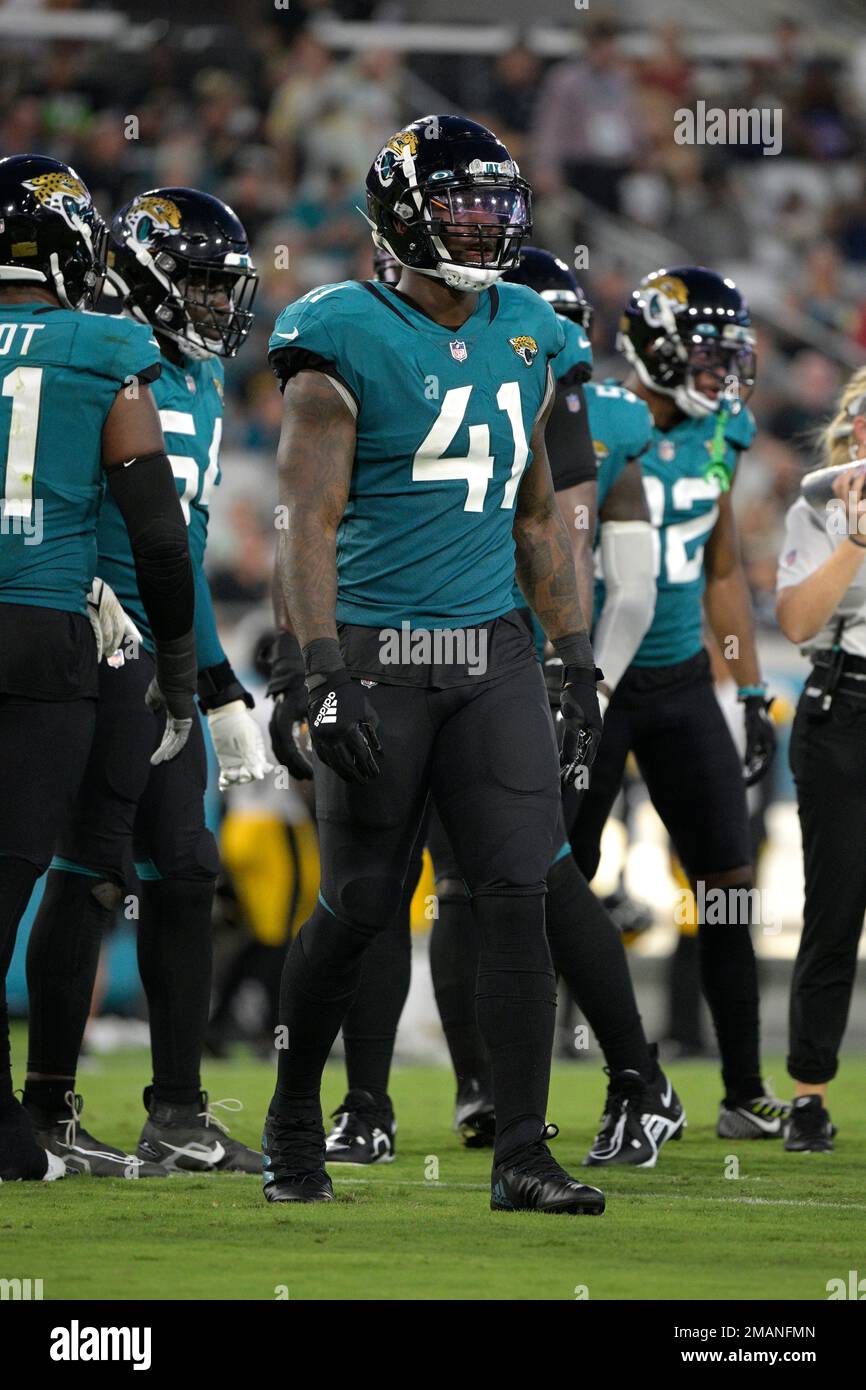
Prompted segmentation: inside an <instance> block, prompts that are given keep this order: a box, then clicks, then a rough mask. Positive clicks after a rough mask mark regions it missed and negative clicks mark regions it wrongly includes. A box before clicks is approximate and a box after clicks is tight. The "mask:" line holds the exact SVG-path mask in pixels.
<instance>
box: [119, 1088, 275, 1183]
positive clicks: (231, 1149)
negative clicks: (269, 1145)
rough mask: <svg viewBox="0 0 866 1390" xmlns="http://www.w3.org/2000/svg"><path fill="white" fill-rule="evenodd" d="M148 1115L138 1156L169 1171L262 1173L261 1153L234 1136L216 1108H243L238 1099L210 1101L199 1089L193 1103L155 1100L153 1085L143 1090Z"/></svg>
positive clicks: (205, 1093) (232, 1109) (140, 1140)
mask: <svg viewBox="0 0 866 1390" xmlns="http://www.w3.org/2000/svg"><path fill="white" fill-rule="evenodd" d="M144 1105H145V1109H146V1110H147V1114H148V1118H147V1120H146V1122H145V1125H144V1129H143V1130H142V1131H141V1138H140V1139H139V1141H138V1149H137V1153H138V1157H139V1158H143V1159H147V1160H148V1161H149V1162H151V1163H160V1164H161V1165H162V1167H163V1168H166V1169H168V1170H169V1171H170V1172H173V1171H176V1170H179V1171H180V1172H184V1173H260V1172H261V1171H262V1156H261V1154H260V1153H257V1152H256V1150H255V1149H248V1148H247V1146H246V1144H242V1143H241V1141H240V1140H239V1139H232V1138H231V1136H230V1135H229V1133H228V1128H227V1126H226V1125H225V1124H224V1123H223V1121H222V1120H219V1119H217V1117H216V1115H214V1113H213V1111H214V1109H215V1108H216V1107H217V1106H221V1107H222V1108H223V1109H225V1110H231V1111H235V1110H240V1109H242V1106H241V1102H240V1101H239V1100H215V1101H214V1102H213V1103H212V1104H210V1103H209V1102H208V1094H207V1091H201V1092H199V1098H198V1100H197V1101H193V1102H192V1104H191V1105H175V1104H173V1103H172V1102H169V1101H162V1100H155V1099H154V1096H153V1087H152V1086H148V1087H147V1088H146V1089H145V1092H144Z"/></svg>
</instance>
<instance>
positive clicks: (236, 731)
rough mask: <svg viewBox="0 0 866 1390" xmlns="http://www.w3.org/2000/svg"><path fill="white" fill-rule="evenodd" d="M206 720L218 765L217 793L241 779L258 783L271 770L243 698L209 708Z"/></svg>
mask: <svg viewBox="0 0 866 1390" xmlns="http://www.w3.org/2000/svg"><path fill="white" fill-rule="evenodd" d="M207 722H208V728H209V729H210V736H211V738H212V739H213V746H214V752H215V753H216V755H217V761H218V762H219V765H220V779H219V789H220V791H221V792H224V791H225V790H226V789H227V788H228V787H234V786H237V785H239V784H240V783H242V782H252V781H256V782H260V781H261V780H262V778H263V777H264V776H265V774H266V773H268V772H273V770H274V769H273V764H272V763H269V762H268V759H267V755H266V753H265V741H264V739H263V738H262V732H261V729H260V728H259V726H258V724H257V723H256V721H255V719H254V718H253V716H252V715H251V714H250V711H249V710H248V709H247V707H246V705H245V704H244V702H243V700H232V701H231V702H230V703H229V704H227V705H220V706H219V708H218V709H212V710H209V711H208V716H207Z"/></svg>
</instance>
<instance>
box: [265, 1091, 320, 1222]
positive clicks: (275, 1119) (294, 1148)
mask: <svg viewBox="0 0 866 1390" xmlns="http://www.w3.org/2000/svg"><path fill="white" fill-rule="evenodd" d="M262 1167H263V1171H264V1193H265V1198H266V1200H267V1201H269V1202H299V1203H305V1204H307V1203H310V1202H333V1200H334V1185H333V1183H332V1182H331V1179H330V1178H329V1177H328V1174H327V1173H326V1171H325V1130H324V1126H323V1125H322V1120H321V1113H320V1114H319V1115H313V1114H311V1115H306V1116H303V1115H297V1116H296V1115H293V1116H291V1117H288V1116H285V1115H281V1114H279V1113H278V1112H277V1111H275V1110H274V1109H273V1108H271V1109H270V1110H269V1111H268V1114H267V1118H266V1120H265V1128H264V1133H263V1134H262Z"/></svg>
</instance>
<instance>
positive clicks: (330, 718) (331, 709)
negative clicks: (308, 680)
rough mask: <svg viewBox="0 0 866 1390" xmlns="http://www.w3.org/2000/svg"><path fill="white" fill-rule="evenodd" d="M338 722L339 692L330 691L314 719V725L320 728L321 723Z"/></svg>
mask: <svg viewBox="0 0 866 1390" xmlns="http://www.w3.org/2000/svg"><path fill="white" fill-rule="evenodd" d="M336 722H337V692H336V690H332V691H330V693H329V694H327V695H326V696H325V698H324V700H323V701H322V706H321V709H320V710H319V713H318V714H317V715H316V718H315V720H314V721H313V727H314V728H315V729H318V727H319V725H320V724H336Z"/></svg>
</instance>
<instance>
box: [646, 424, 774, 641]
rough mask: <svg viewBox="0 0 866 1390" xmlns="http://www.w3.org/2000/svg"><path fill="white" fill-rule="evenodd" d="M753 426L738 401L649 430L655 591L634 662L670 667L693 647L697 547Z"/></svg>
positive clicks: (700, 556)
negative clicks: (650, 618)
mask: <svg viewBox="0 0 866 1390" xmlns="http://www.w3.org/2000/svg"><path fill="white" fill-rule="evenodd" d="M755 429H756V426H755V421H754V417H753V416H752V414H751V412H750V411H749V410H747V409H746V407H745V406H742V405H740V403H739V402H735V403H734V405H733V407H730V408H724V409H722V410H720V411H719V413H718V414H717V415H710V416H708V417H706V418H705V419H702V420H693V419H688V418H687V419H683V420H680V422H679V423H678V424H677V425H675V426H674V428H673V429H671V430H667V431H666V432H662V431H661V430H658V429H655V428H653V432H652V446H651V448H650V449H649V450H648V451H647V452H646V453H645V454H644V456H643V458H642V459H641V468H642V471H643V476H644V490H645V492H646V499H647V505H648V507H649V513H650V520H651V521H652V523H653V526H654V527H656V528H657V540H658V549H657V583H658V594H657V598H656V607H655V616H654V618H653V621H652V625H651V626H650V629H649V632H648V633H647V634H646V636H645V637H644V640H643V642H642V643H641V645H640V647H639V648H638V652H637V655H636V656H635V659H634V665H635V666H672V665H674V664H675V663H677V662H679V661H686V660H687V659H688V658H689V657H691V656H694V655H695V654H696V653H697V652H698V651H700V649H701V646H702V642H701V631H702V627H703V609H702V599H703V594H704V588H705V585H706V578H705V574H704V547H705V545H706V543H707V540H708V539H709V535H710V532H711V531H712V529H713V527H714V526H715V524H716V520H717V518H718V515H719V497H720V496H721V494H722V493H723V492H727V491H728V489H729V488H730V486H731V480H732V478H733V475H734V470H735V469H736V466H737V460H738V458H739V455H740V453H741V452H742V451H743V450H744V449H747V448H748V446H749V445H750V444H751V442H752V439H753V438H754V435H755Z"/></svg>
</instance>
